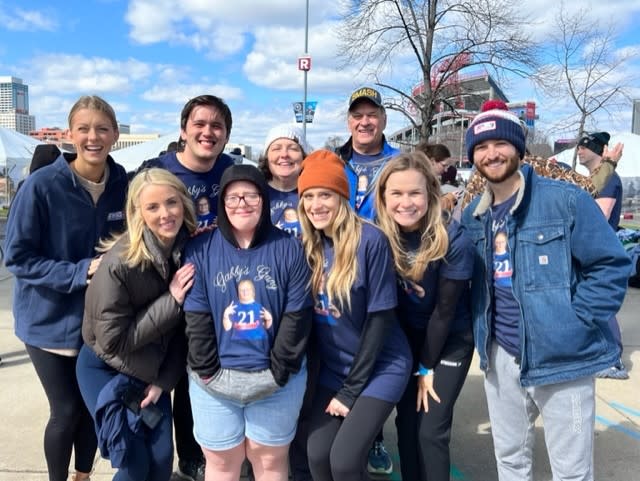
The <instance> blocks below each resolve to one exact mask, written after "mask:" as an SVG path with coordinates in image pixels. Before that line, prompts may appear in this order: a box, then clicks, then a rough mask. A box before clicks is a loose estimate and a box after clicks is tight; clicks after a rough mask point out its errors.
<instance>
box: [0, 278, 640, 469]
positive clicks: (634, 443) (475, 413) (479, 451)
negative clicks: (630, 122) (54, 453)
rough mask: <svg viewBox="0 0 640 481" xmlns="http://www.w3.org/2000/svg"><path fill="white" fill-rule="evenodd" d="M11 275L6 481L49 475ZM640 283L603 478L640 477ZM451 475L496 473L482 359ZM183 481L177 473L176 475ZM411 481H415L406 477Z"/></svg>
mask: <svg viewBox="0 0 640 481" xmlns="http://www.w3.org/2000/svg"><path fill="white" fill-rule="evenodd" d="M12 286H13V278H12V277H11V275H10V274H9V273H8V272H7V271H6V269H5V268H4V267H0V357H2V359H3V364H2V365H1V366H0V406H1V407H0V481H46V480H47V479H48V477H47V472H46V464H45V460H44V455H43V448H42V442H43V441H42V439H43V432H44V426H45V424H46V421H47V419H48V405H47V401H46V398H45V395H44V392H43V390H42V387H41V386H40V383H39V381H38V379H37V377H36V374H35V371H34V369H33V366H32V364H31V362H30V360H29V357H28V356H27V354H26V352H25V349H24V345H23V344H22V343H21V342H20V341H19V340H18V339H17V338H16V337H15V335H14V333H13V318H12V315H11V296H12ZM638 313H640V290H639V289H630V290H629V292H628V293H627V297H626V300H625V303H624V306H623V308H622V310H621V312H620V314H619V319H620V322H621V325H622V328H623V340H624V344H625V352H624V355H623V359H624V362H625V364H626V365H627V367H628V368H629V370H630V375H631V378H630V379H629V380H626V381H617V380H600V379H599V380H598V381H597V404H596V410H597V420H596V437H595V470H596V479H597V480H613V481H637V480H639V479H640V326H639V323H638V320H639V319H640V316H639V314H638ZM385 435H386V443H385V444H386V446H387V448H388V450H389V451H390V453H391V455H392V457H393V459H394V464H395V469H394V472H393V473H392V474H391V475H389V476H381V477H378V478H376V479H389V480H400V479H401V477H400V474H399V470H398V467H399V461H398V455H397V449H396V437H395V434H394V424H393V416H392V417H391V418H390V419H389V420H388V422H387V424H386V425H385ZM536 435H537V438H536V457H535V468H534V479H535V481H547V480H551V474H550V469H549V463H548V460H547V456H546V453H545V448H544V440H543V431H542V426H541V424H540V422H538V424H537V429H536ZM451 461H452V470H451V479H452V480H454V481H493V480H495V479H497V476H496V472H495V460H494V457H493V447H492V442H491V427H490V425H489V420H488V415H487V407H486V402H485V397H484V391H483V378H482V374H481V373H480V371H479V369H478V362H477V359H474V362H473V364H472V367H471V371H470V372H469V376H468V378H467V381H466V384H465V386H464V388H463V391H462V393H461V395H460V399H459V400H458V403H457V406H456V413H455V424H454V429H453V440H452V447H451ZM112 476H113V470H112V469H111V467H110V465H109V461H107V460H103V459H100V457H99V455H98V456H96V462H95V468H94V473H93V475H92V477H91V479H92V480H93V481H106V480H110V479H112ZM174 478H175V480H176V481H177V480H178V478H177V477H175V476H174ZM405 481H410V480H405Z"/></svg>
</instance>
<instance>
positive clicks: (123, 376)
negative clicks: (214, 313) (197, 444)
mask: <svg viewBox="0 0 640 481" xmlns="http://www.w3.org/2000/svg"><path fill="white" fill-rule="evenodd" d="M126 212H127V231H126V232H125V233H124V234H123V235H121V236H119V237H116V238H113V239H112V240H111V241H109V242H106V243H105V244H104V249H106V250H107V252H106V253H105V255H104V258H103V260H102V262H101V264H100V267H99V268H98V270H97V271H96V273H95V274H94V276H93V279H92V281H91V284H90V285H89V288H88V289H87V296H86V306H85V312H84V323H83V326H82V337H83V339H84V341H85V343H86V344H85V345H84V346H83V347H82V349H81V350H80V355H79V357H78V364H77V368H76V371H77V376H78V383H79V386H80V390H81V392H82V396H83V398H84V401H85V403H86V405H87V407H88V408H89V411H90V412H91V414H92V416H93V417H94V420H95V422H96V430H97V434H98V440H99V446H100V451H101V453H102V455H103V456H104V457H108V458H109V459H110V460H111V465H112V466H113V467H116V468H119V470H118V472H117V473H116V474H115V476H114V478H113V479H114V480H118V481H121V480H122V481H125V480H132V481H133V480H136V481H142V480H148V481H168V480H169V479H170V477H171V471H172V465H173V434H172V419H171V398H170V395H169V393H170V392H171V390H172V389H173V388H174V386H175V385H176V383H177V382H178V380H179V378H180V376H181V375H182V373H183V372H184V370H185V368H186V349H185V346H186V345H185V338H184V324H183V322H184V320H183V314H182V311H181V306H182V303H183V302H184V298H185V295H186V292H187V290H188V289H189V288H190V287H191V285H192V284H193V276H194V272H195V270H194V267H193V265H192V264H186V265H182V248H183V246H184V245H185V243H186V241H187V240H188V239H189V236H190V234H192V233H193V232H194V231H195V229H196V218H195V214H194V210H193V202H192V201H191V197H190V196H189V194H188V192H187V190H186V187H185V186H184V184H183V183H182V182H181V181H180V180H179V179H178V178H177V177H176V176H174V175H173V174H171V173H170V172H168V171H166V170H164V169H159V168H152V169H148V170H144V171H142V172H141V173H139V174H138V175H137V176H135V177H134V178H133V180H132V181H131V185H130V187H129V194H128V198H127V204H126ZM127 410H130V411H132V412H133V414H137V416H138V417H136V418H135V419H136V421H135V423H133V424H132V423H131V422H128V420H127V418H128V417H131V416H132V414H128V413H127Z"/></svg>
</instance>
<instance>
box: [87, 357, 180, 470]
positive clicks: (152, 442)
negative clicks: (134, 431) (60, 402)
mask: <svg viewBox="0 0 640 481" xmlns="http://www.w3.org/2000/svg"><path fill="white" fill-rule="evenodd" d="M117 374H118V371H116V370H115V369H113V368H111V367H110V366H108V365H107V364H105V362H104V361H103V360H102V359H100V358H99V357H98V356H97V355H96V354H95V353H94V352H93V350H92V349H91V348H90V347H88V346H86V345H84V346H82V349H80V354H79V355H78V362H77V364H76V376H77V377H78V385H79V386H80V393H81V394H82V398H83V399H84V402H85V404H86V405H87V408H88V409H89V412H90V413H91V416H92V417H93V418H94V421H95V412H96V403H97V401H98V394H99V393H100V391H101V390H102V388H103V387H104V386H105V384H107V383H108V382H109V381H110V380H111V379H113V377H114V376H116V375H117ZM156 406H157V407H158V408H160V410H161V411H162V414H163V416H162V420H161V421H160V423H159V424H158V425H157V426H156V427H155V429H153V430H149V432H148V434H147V436H146V438H145V439H141V438H138V437H133V441H132V443H131V444H130V447H129V451H128V452H127V466H126V468H120V469H119V470H118V471H117V472H116V474H115V475H114V477H113V480H114V481H169V479H170V478H171V472H172V470H173V432H172V424H173V421H172V418H171V397H170V396H169V393H166V392H163V393H162V395H161V396H160V399H158V402H157V403H156Z"/></svg>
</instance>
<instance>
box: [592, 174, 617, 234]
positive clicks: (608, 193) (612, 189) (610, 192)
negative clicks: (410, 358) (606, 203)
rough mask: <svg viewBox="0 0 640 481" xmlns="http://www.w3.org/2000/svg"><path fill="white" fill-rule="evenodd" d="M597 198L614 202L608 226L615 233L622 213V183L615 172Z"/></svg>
mask: <svg viewBox="0 0 640 481" xmlns="http://www.w3.org/2000/svg"><path fill="white" fill-rule="evenodd" d="M597 198H598V199H601V198H609V199H615V200H616V202H615V204H613V209H611V216H609V225H610V226H611V227H612V228H613V230H614V231H617V230H618V226H619V225H620V213H621V212H622V181H621V180H620V176H619V175H618V174H617V173H616V172H614V173H613V174H612V175H611V177H610V178H609V180H608V181H607V183H606V185H605V186H604V188H603V189H602V190H601V191H600V193H599V194H598V197H597Z"/></svg>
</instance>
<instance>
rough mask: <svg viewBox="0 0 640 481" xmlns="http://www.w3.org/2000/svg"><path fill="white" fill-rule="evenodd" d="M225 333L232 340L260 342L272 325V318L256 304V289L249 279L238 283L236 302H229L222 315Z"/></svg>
mask: <svg viewBox="0 0 640 481" xmlns="http://www.w3.org/2000/svg"><path fill="white" fill-rule="evenodd" d="M222 325H223V327H224V330H225V331H232V335H231V338H232V339H242V340H262V339H265V338H266V337H267V330H268V329H270V328H271V326H272V325H273V316H272V315H271V313H270V312H269V311H268V310H267V309H265V308H264V307H263V306H262V305H261V304H260V303H259V302H256V288H255V286H254V285H253V282H252V281H251V280H249V279H244V280H242V281H240V282H239V283H238V302H236V301H231V303H230V304H229V306H227V308H226V309H225V310H224V313H223V315H222Z"/></svg>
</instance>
